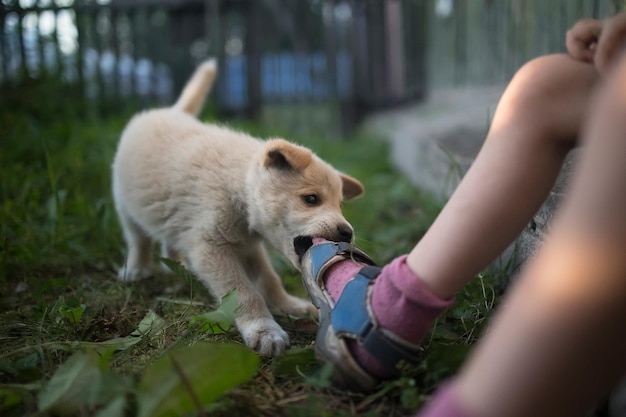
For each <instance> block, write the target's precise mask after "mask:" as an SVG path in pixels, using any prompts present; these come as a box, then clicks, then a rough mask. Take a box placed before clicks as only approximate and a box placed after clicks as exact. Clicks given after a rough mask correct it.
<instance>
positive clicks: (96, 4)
mask: <svg viewBox="0 0 626 417" xmlns="http://www.w3.org/2000/svg"><path fill="white" fill-rule="evenodd" d="M620 6H621V2H620V1H616V0H472V1H468V0H0V61H1V62H0V83H15V82H18V81H19V80H20V79H23V78H24V77H30V78H36V77H41V76H43V75H52V76H55V77H60V78H61V79H62V80H63V81H64V82H66V83H69V84H75V85H78V86H79V87H80V88H82V90H83V94H84V96H85V97H86V98H87V99H88V100H89V102H90V103H100V102H102V101H110V102H118V101H120V100H128V99H130V98H134V99H138V100H139V101H140V103H141V104H142V105H144V106H145V105H149V104H154V103H155V102H156V103H170V102H171V101H172V100H173V99H174V97H175V96H176V95H177V94H178V91H179V90H180V88H181V87H182V84H183V83H184V82H185V80H186V79H187V77H188V76H189V75H190V73H191V71H192V70H193V67H194V66H195V65H197V64H198V63H199V62H200V61H201V60H202V59H205V58H206V57H208V56H216V57H218V59H219V62H220V75H219V77H218V81H217V84H216V89H215V94H214V99H215V101H216V103H217V106H218V108H219V109H220V110H221V111H222V112H223V113H235V114H237V113H244V114H247V115H250V116H256V115H259V114H260V113H261V111H262V110H263V109H266V108H267V107H268V106H271V105H275V104H286V105H287V106H294V107H296V106H298V105H301V104H306V105H310V104H313V105H315V104H317V103H334V104H336V105H337V106H338V108H339V109H340V111H339V112H338V113H339V114H341V116H342V117H341V121H342V124H343V126H344V127H345V128H349V127H350V126H353V125H354V124H355V123H356V122H357V121H358V120H359V119H360V118H361V117H362V116H363V115H365V114H367V113H368V112H370V111H373V110H377V109H381V108H385V107H390V106H395V105H398V104H402V103H406V102H409V101H415V100H419V99H420V98H422V97H423V96H424V95H425V94H426V93H427V92H428V90H429V89H431V88H441V87H450V86H455V85H465V84H486V83H501V82H505V81H506V80H508V79H509V78H510V76H511V75H512V73H513V72H514V71H515V69H516V68H517V67H519V65H521V64H522V63H523V62H524V61H526V60H528V59H530V58H532V57H534V56H537V55H540V54H542V53H546V52H554V51H559V50H563V40H564V34H565V31H566V29H567V28H568V27H569V26H571V24H573V23H574V22H575V21H576V20H577V19H579V18H581V17H604V16H607V15H610V14H613V13H615V12H616V11H617V10H618V9H619V8H620Z"/></svg>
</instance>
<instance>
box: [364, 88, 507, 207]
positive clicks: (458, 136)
mask: <svg viewBox="0 0 626 417" xmlns="http://www.w3.org/2000/svg"><path fill="white" fill-rule="evenodd" d="M503 90H504V87H501V86H496V87H493V86H488V87H471V88H463V89H459V90H445V91H438V92H433V93H432V94H431V95H430V96H429V98H428V99H427V100H426V101H425V102H423V103H420V104H418V105H414V106H411V107H406V108H403V109H400V110H393V111H389V112H385V113H381V114H378V115H376V116H373V117H371V118H370V119H369V120H368V121H367V123H366V125H365V128H366V129H368V130H372V131H374V132H375V133H377V134H379V135H381V136H383V137H385V138H386V139H388V140H389V142H390V145H391V154H392V159H393V162H394V164H395V166H396V167H397V168H398V169H399V170H400V171H401V172H403V173H404V174H405V175H407V177H408V178H409V179H411V181H412V182H413V183H414V184H415V185H416V186H418V187H420V188H421V189H423V190H426V191H430V192H431V193H433V194H434V195H435V196H436V197H437V198H439V199H442V200H445V199H447V198H448V197H449V196H450V195H451V193H452V191H454V189H455V188H456V186H457V185H458V183H459V181H460V180H461V178H462V177H463V175H465V172H467V169H468V168H469V167H470V165H471V163H472V162H473V160H474V158H475V157H476V154H477V153H478V151H479V150H480V147H481V146H482V144H483V141H484V139H485V135H486V133H487V130H488V128H489V123H490V121H491V117H492V115H493V113H494V111H495V108H496V105H497V103H498V100H499V98H500V96H501V94H502V91H503Z"/></svg>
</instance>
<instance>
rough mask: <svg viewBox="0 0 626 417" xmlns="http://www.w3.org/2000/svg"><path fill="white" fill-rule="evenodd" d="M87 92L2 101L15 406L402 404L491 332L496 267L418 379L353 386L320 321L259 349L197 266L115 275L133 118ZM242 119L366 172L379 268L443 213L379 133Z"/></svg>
mask: <svg viewBox="0 0 626 417" xmlns="http://www.w3.org/2000/svg"><path fill="white" fill-rule="evenodd" d="M75 94H77V93H76V92H74V91H72V90H68V89H67V87H66V86H59V85H58V84H56V85H55V84H54V83H51V82H46V83H36V82H31V83H28V84H26V85H22V86H20V87H19V88H13V89H6V90H5V93H4V94H3V99H2V100H1V101H0V131H2V132H3V133H2V135H3V138H2V141H0V195H1V203H0V227H1V229H0V414H2V415H3V416H17V415H41V416H48V415H72V416H83V415H96V414H98V413H99V415H101V416H107V415H111V416H120V415H125V416H131V415H132V416H134V415H139V416H144V415H167V412H168V410H170V411H171V410H179V411H178V412H175V413H174V415H198V416H203V415H211V416H232V415H237V416H276V415H281V416H293V417H296V416H302V417H304V416H313V415H315V416H338V417H339V416H354V415H359V416H361V415H362V416H370V415H372V416H373V415H388V416H399V415H406V414H408V413H410V412H411V411H412V410H415V409H416V408H417V407H418V406H419V405H420V404H421V403H422V402H423V401H424V399H425V398H426V397H427V396H428V394H429V393H430V392H431V391H432V389H433V388H434V387H435V386H436V385H437V384H438V383H439V382H440V381H441V380H442V379H443V378H445V377H446V376H448V375H450V374H451V373H452V372H454V371H455V370H456V369H457V367H458V366H459V364H460V363H461V362H462V360H463V358H464V357H465V355H466V353H467V351H468V349H469V346H471V344H472V343H474V341H475V340H476V338H477V337H478V335H479V334H480V333H481V332H482V329H483V328H484V326H485V324H486V320H487V317H488V315H489V312H490V311H491V309H492V308H493V305H494V304H495V303H496V302H497V297H496V296H495V292H494V289H493V284H492V279H491V277H489V276H482V275H481V276H480V277H479V278H478V279H476V280H474V281H473V282H472V283H471V284H470V285H468V286H467V287H466V288H465V289H464V290H463V291H462V292H461V293H459V295H458V297H457V303H456V304H455V307H454V308H452V309H450V310H449V311H448V312H447V313H446V315H445V316H444V317H442V318H441V319H440V320H439V322H438V324H437V326H436V327H435V329H434V331H433V332H432V334H431V335H430V336H429V338H428V339H427V340H426V341H425V343H424V351H423V357H424V360H423V362H422V364H421V366H420V368H419V369H417V370H416V372H415V374H414V375H412V376H411V377H405V378H402V379H400V380H397V381H392V382H388V383H384V384H381V386H380V387H379V389H377V390H376V391H375V392H373V393H369V394H357V393H350V392H346V391H339V390H336V389H334V388H332V387H331V386H330V385H329V381H328V376H327V370H326V369H325V368H324V367H322V366H320V365H319V364H318V363H317V362H316V361H315V358H314V356H313V345H312V343H313V341H314V339H315V331H316V328H315V323H313V322H312V321H311V320H308V319H306V318H294V317H278V320H279V322H280V323H281V325H282V326H283V327H284V328H285V329H286V331H287V332H288V333H289V334H290V338H291V341H292V348H291V349H290V350H289V351H287V353H285V354H283V355H281V356H280V357H278V358H275V359H266V358H259V357H258V356H256V355H255V354H254V353H252V352H250V351H248V350H247V349H245V348H244V347H242V346H241V340H240V338H239V336H238V335H237V333H236V331H234V329H233V328H232V326H231V320H232V313H233V312H232V311H230V310H229V309H228V303H224V304H223V305H222V307H218V303H217V302H216V301H217V300H214V299H213V298H212V297H211V295H210V294H209V293H208V292H207V291H206V289H205V288H204V287H203V286H202V285H200V284H199V282H197V281H196V280H195V279H194V278H193V277H192V276H190V275H189V274H188V273H185V271H182V270H179V271H177V274H175V275H168V274H158V275H156V276H155V277H154V278H152V279H150V280H146V281H142V282H137V283H131V284H125V283H121V282H119V281H117V280H116V279H115V271H116V269H117V267H118V266H119V265H120V264H121V263H122V262H123V259H124V255H125V251H124V249H123V243H122V237H121V232H120V229H119V227H118V224H117V220H116V217H115V212H114V208H113V204H112V200H111V195H110V180H109V170H110V163H111V160H112V156H113V153H114V150H115V146H116V142H117V139H118V137H119V134H120V132H121V130H122V128H123V126H124V124H125V122H126V121H127V119H128V117H129V115H130V113H128V112H122V113H123V115H122V116H115V117H106V118H102V117H96V116H94V114H92V113H90V112H89V111H88V109H85V108H82V107H81V106H80V105H79V104H76V103H79V101H78V100H76V97H75V96H74V95H75ZM60 96H63V100H62V103H63V104H62V105H61V104H60V103H61V100H60V99H58V97H60ZM72 98H74V100H72ZM66 103H70V104H66ZM72 103H74V104H72ZM278 113H279V112H275V113H272V117H274V118H275V117H278V116H276V114H278ZM320 114H324V112H320ZM281 117H284V115H283V116H281ZM212 118H213V117H212V116H211V115H210V114H208V115H205V116H204V119H206V120H211V119H212ZM233 124H235V125H236V126H237V127H238V128H240V129H242V130H245V131H248V132H250V133H252V134H254V135H257V136H260V137H268V136H275V135H283V136H286V137H289V138H290V139H292V140H294V141H296V142H299V143H301V144H304V145H307V146H309V147H311V148H313V149H314V150H315V151H316V153H317V154H318V155H320V156H321V157H323V158H325V159H326V160H328V161H329V162H331V163H332V164H333V165H335V166H336V167H337V168H339V169H341V170H342V171H345V172H347V173H349V174H350V175H353V176H355V177H357V178H359V179H360V180H362V182H363V183H364V185H365V188H366V195H365V196H364V197H362V198H360V199H358V200H355V201H353V202H347V203H346V204H345V214H346V217H347V218H348V219H349V220H350V222H351V223H352V224H353V225H354V227H355V230H356V242H357V244H358V245H359V246H361V247H362V248H364V249H365V250H366V251H367V252H368V253H369V254H370V255H372V257H373V258H374V259H376V260H377V261H378V262H379V263H381V264H382V263H385V262H388V261H389V260H391V259H393V258H394V257H395V256H398V255H400V254H402V253H405V252H407V251H408V250H410V248H411V247H412V246H413V245H414V244H415V242H417V240H418V239H419V238H420V237H421V236H422V234H423V233H424V231H425V230H426V228H427V227H428V225H429V224H430V223H431V222H432V220H433V219H434V217H435V216H436V214H437V212H438V211H439V209H440V206H439V204H437V203H436V202H434V201H433V200H432V199H430V198H429V196H428V195H425V194H423V193H420V192H419V191H418V190H416V189H415V188H414V187H413V186H412V185H411V184H409V183H408V182H407V180H406V179H405V178H403V177H402V176H401V175H400V174H398V173H397V172H395V171H394V170H393V168H392V166H391V165H390V162H389V158H388V156H387V148H386V145H385V143H384V142H383V141H382V140H380V139H379V138H375V137H370V136H368V135H367V134H364V133H361V134H356V135H354V137H351V138H349V139H347V140H340V139H338V138H336V137H334V135H332V133H329V132H328V131H324V129H319V128H318V129H304V130H303V129H299V130H297V133H296V134H295V136H294V133H293V132H294V131H293V130H292V129H291V128H290V127H289V126H288V125H287V127H285V126H282V127H281V126H280V125H279V124H277V123H276V120H274V119H272V120H271V123H267V124H263V123H261V124H259V123H250V122H246V121H237V122H233ZM320 124H321V123H320ZM318 125H319V124H318ZM155 256H157V255H156V254H155ZM273 259H274V264H275V267H276V269H277V270H278V271H279V273H280V274H281V275H282V276H283V277H284V280H285V285H286V287H287V288H288V290H289V291H290V292H292V293H295V294H299V295H301V296H304V295H305V293H304V290H303V288H302V285H301V283H300V278H299V276H298V273H297V271H296V270H295V269H294V268H293V267H292V266H291V265H290V264H289V263H288V262H287V261H286V260H284V259H283V258H281V257H280V256H278V255H276V256H274V257H273ZM235 296H236V294H235ZM215 309H217V314H213V315H210V316H207V315H206V313H207V312H208V311H213V310H215ZM224 346H225V347H227V349H226V350H224V348H223V347H224ZM198 370H200V371H198ZM198 372H199V373H198ZM166 382H171V384H168V383H166ZM167 387H169V388H168V389H170V390H169V391H167V392H166V391H164V390H165V389H166V388H167ZM155 401H161V402H159V403H155ZM172 404H174V405H172ZM168 407H169V408H168ZM172 407H174V408H172ZM176 407H182V408H176ZM180 410H184V412H183V411H180Z"/></svg>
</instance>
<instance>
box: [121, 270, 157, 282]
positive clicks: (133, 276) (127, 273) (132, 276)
mask: <svg viewBox="0 0 626 417" xmlns="http://www.w3.org/2000/svg"><path fill="white" fill-rule="evenodd" d="M150 276H152V271H151V270H150V268H127V267H126V266H123V267H121V268H120V269H119V271H118V272H117V278H118V279H119V280H120V281H128V282H129V281H139V280H140V279H145V278H149V277H150Z"/></svg>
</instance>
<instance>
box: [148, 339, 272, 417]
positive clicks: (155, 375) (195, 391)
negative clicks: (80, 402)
mask: <svg viewBox="0 0 626 417" xmlns="http://www.w3.org/2000/svg"><path fill="white" fill-rule="evenodd" d="M259 361H260V359H259V356H258V355H257V354H256V353H254V352H252V351H251V350H249V349H248V348H246V347H244V346H241V345H237V344H234V343H208V342H200V343H196V344H195V345H193V346H190V347H186V348H181V349H177V350H174V351H171V352H169V353H168V354H167V355H166V356H165V357H163V358H161V359H160V360H158V361H157V362H155V363H154V364H152V365H151V366H150V367H148V369H147V370H146V373H145V374H144V376H143V378H142V379H141V381H140V383H139V385H138V387H137V403H138V407H139V417H161V416H181V415H184V414H186V413H190V412H192V411H194V410H196V409H197V406H196V404H195V403H196V402H197V403H198V404H199V405H200V407H203V406H205V405H207V404H210V403H212V402H214V401H215V400H216V399H218V398H219V397H220V396H222V395H223V394H224V393H226V392H227V391H229V390H231V389H232V388H234V387H236V386H238V385H239V384H241V383H243V382H245V381H247V380H249V379H250V378H251V377H252V376H253V375H254V374H255V373H256V371H257V369H258V367H259Z"/></svg>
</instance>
